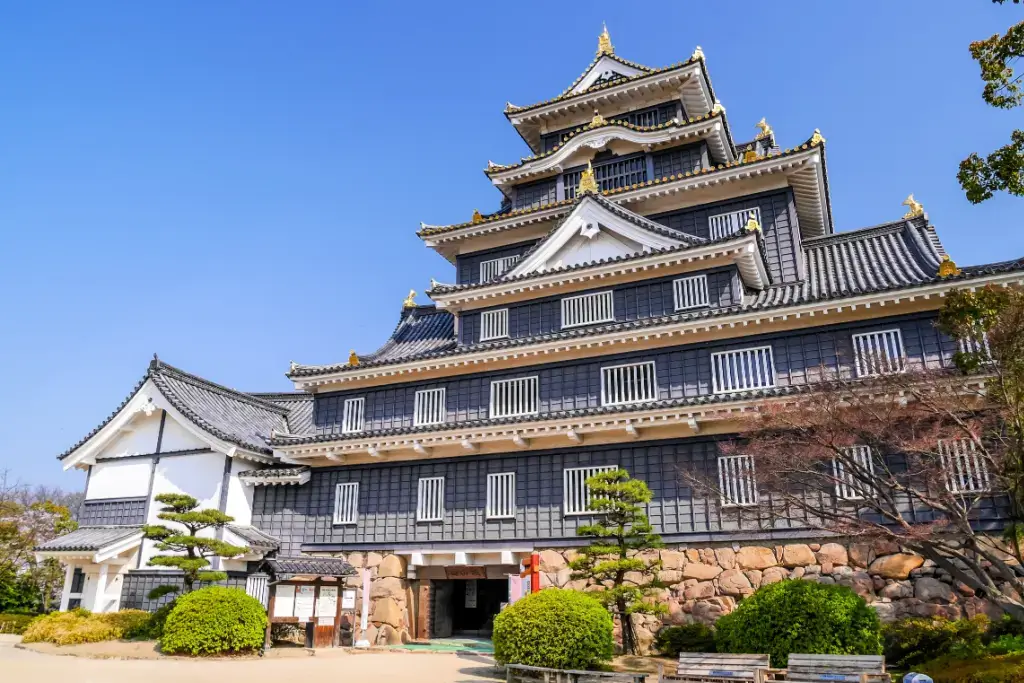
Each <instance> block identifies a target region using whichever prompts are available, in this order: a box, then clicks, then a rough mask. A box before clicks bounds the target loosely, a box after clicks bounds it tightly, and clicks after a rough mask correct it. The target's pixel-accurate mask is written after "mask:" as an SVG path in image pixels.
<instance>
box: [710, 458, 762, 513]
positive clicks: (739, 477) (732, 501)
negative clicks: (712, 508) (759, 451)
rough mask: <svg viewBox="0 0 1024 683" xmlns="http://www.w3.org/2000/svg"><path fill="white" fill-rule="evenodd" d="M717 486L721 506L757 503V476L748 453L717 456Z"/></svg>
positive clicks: (752, 460)
mask: <svg viewBox="0 0 1024 683" xmlns="http://www.w3.org/2000/svg"><path fill="white" fill-rule="evenodd" d="M718 486H719V490H720V491H721V501H722V507H742V506H744V505H756V504H757V478H756V477H755V476H754V458H753V456H750V455H720V456H718Z"/></svg>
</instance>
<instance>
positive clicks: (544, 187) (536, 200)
mask: <svg viewBox="0 0 1024 683" xmlns="http://www.w3.org/2000/svg"><path fill="white" fill-rule="evenodd" d="M557 196H558V193H557V189H556V184H555V181H554V180H544V181H542V182H539V183H530V184H529V185H520V186H518V187H517V188H516V199H515V202H513V204H512V208H513V209H530V208H536V207H538V206H543V205H544V204H551V203H553V202H554V201H555V199H556V197H557Z"/></svg>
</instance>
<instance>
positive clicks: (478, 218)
mask: <svg viewBox="0 0 1024 683" xmlns="http://www.w3.org/2000/svg"><path fill="white" fill-rule="evenodd" d="M483 221H484V217H483V216H481V215H480V209H473V222H474V223H483Z"/></svg>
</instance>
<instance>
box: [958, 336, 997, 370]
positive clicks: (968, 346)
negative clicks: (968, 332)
mask: <svg viewBox="0 0 1024 683" xmlns="http://www.w3.org/2000/svg"><path fill="white" fill-rule="evenodd" d="M956 345H957V349H958V350H959V351H960V353H976V354H978V355H979V356H980V357H981V359H982V360H983V361H985V362H989V363H991V362H992V347H991V346H989V344H988V335H987V334H985V333H982V334H981V337H980V338H974V337H969V338H967V339H958V340H957V341H956Z"/></svg>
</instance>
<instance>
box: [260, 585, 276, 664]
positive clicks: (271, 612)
mask: <svg viewBox="0 0 1024 683" xmlns="http://www.w3.org/2000/svg"><path fill="white" fill-rule="evenodd" d="M268 590H269V591H270V600H269V601H268V602H267V634H266V636H264V638H263V649H265V650H269V649H270V648H271V646H272V645H273V643H271V642H270V629H271V627H272V624H271V623H270V620H271V619H272V618H273V617H274V600H275V599H277V584H274V585H271V586H270V587H269V588H268Z"/></svg>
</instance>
